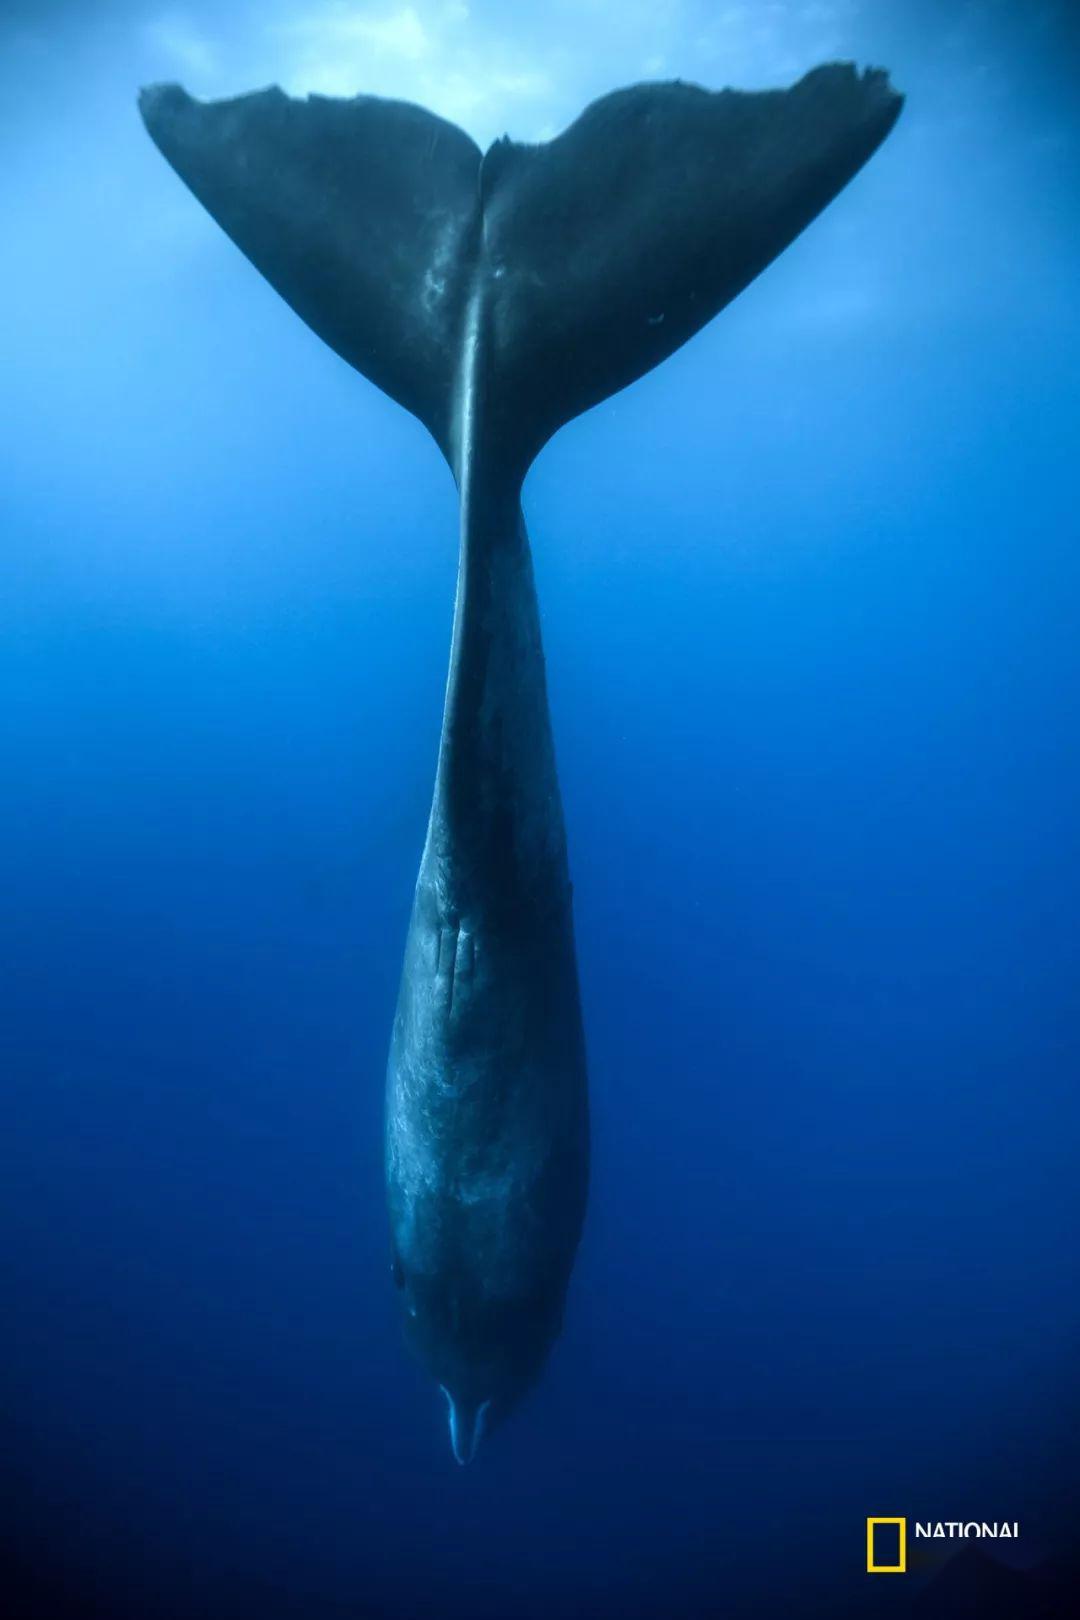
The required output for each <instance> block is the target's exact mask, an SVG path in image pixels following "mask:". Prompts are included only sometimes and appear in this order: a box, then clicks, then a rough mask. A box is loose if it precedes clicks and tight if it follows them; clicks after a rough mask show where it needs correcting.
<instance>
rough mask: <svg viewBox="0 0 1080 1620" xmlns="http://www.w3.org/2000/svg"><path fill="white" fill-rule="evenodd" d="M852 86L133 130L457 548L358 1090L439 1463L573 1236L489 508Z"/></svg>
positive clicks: (684, 316) (541, 762)
mask: <svg viewBox="0 0 1080 1620" xmlns="http://www.w3.org/2000/svg"><path fill="white" fill-rule="evenodd" d="M901 105H902V98H901V97H900V96H899V95H898V94H897V93H896V92H895V91H894V90H893V89H892V88H891V86H890V84H889V81H888V77H887V75H886V74H885V73H883V72H881V71H878V70H868V71H865V72H862V73H860V72H858V71H857V70H856V68H855V67H854V66H853V65H851V64H849V63H832V64H829V65H826V66H824V67H821V68H817V69H815V70H814V71H813V72H811V73H809V74H807V75H806V76H805V77H804V78H803V79H801V80H800V81H799V82H798V83H797V84H795V85H793V86H792V87H791V88H790V89H788V90H782V91H781V90H770V91H763V92H741V91H735V90H722V91H718V92H713V91H709V90H705V89H702V88H699V87H698V86H695V85H692V84H687V83H682V82H679V81H676V82H671V83H652V84H643V85H636V86H631V87H630V88H628V89H623V90H617V91H615V92H613V93H612V94H610V95H607V96H604V97H602V98H601V99H600V100H598V101H596V102H594V103H592V105H591V106H589V107H588V108H586V110H585V111H584V112H583V113H582V114H581V115H580V117H579V118H578V119H577V120H576V121H575V122H574V123H573V124H572V125H571V126H570V127H569V128H568V129H567V130H566V131H565V132H564V133H562V134H561V135H559V136H557V137H556V138H555V139H554V140H551V141H548V142H545V143H542V144H539V145H522V144H518V143H515V142H513V141H511V140H509V139H508V138H503V139H502V140H499V141H496V142H495V143H494V145H493V146H491V147H490V148H489V149H488V151H487V152H486V153H481V151H480V149H479V148H478V147H477V146H476V145H475V144H474V142H473V141H472V140H471V139H470V138H469V136H468V135H466V134H465V133H464V132H463V131H461V130H460V129H458V128H456V127H455V126H454V125H453V124H450V123H447V122H446V121H445V120H443V119H441V118H438V117H436V116H435V115H434V114H432V113H430V112H427V111H425V110H424V109H422V108H420V107H417V106H413V105H411V104H409V103H405V102H398V101H388V100H383V99H380V98H378V97H373V96H357V97H355V98H352V99H338V98H331V97H322V96H310V97H307V98H304V99H293V98H290V97H289V96H286V95H285V94H283V93H282V91H281V90H279V89H276V88H274V89H269V90H263V91H259V92H256V93H254V94H251V95H245V96H240V97H237V98H234V99H231V100H225V101H215V102H200V101H197V100H194V99H193V98H192V97H190V96H189V95H187V94H186V92H185V91H184V90H182V89H181V88H180V87H179V86H177V85H159V86H155V87H152V88H151V89H148V90H145V91H143V93H142V95H141V98H140V107H141V111H142V115H143V119H144V121H145V123H146V126H147V129H148V130H149V133H150V135H151V136H152V138H153V140H154V141H155V142H156V143H157V145H158V147H159V148H160V150H161V151H162V153H163V154H164V156H165V157H166V158H167V159H168V161H169V162H170V163H171V164H172V166H173V168H174V169H175V170H176V171H177V173H178V174H179V175H180V177H181V178H182V179H183V180H184V181H185V182H186V183H187V185H188V186H189V187H190V188H191V190H192V191H193V192H194V194H195V196H196V197H197V198H198V199H199V200H200V201H201V202H202V203H203V204H204V206H205V207H206V208H207V209H208V210H209V212H210V213H211V214H212V215H213V216H214V218H215V219H216V220H217V221H218V222H219V224H220V225H221V226H222V227H223V229H224V230H225V231H226V232H227V233H228V235H229V236H230V237H231V238H232V240H233V241H234V242H235V243H236V245H237V246H238V247H239V248H240V249H241V250H242V251H243V252H244V253H245V254H246V255H247V257H248V258H249V259H250V260H251V261H252V262H253V263H254V264H255V266H256V267H257V268H258V269H259V270H260V271H261V272H262V274H263V275H264V276H265V277H266V278H267V280H268V281H270V282H271V284H272V285H273V286H274V287H275V288H276V289H277V291H278V292H279V293H280V294H281V295H282V296H283V297H284V298H285V300H286V301H287V302H288V303H289V304H290V305H291V306H292V308H293V309H294V310H295V311H296V312H297V314H299V315H300V316H301V317H302V318H303V319H304V320H305V321H306V322H307V323H308V325H309V326H311V327H312V328H313V329H314V331H315V332H316V333H318V335H319V336H320V337H321V338H323V339H324V340H325V341H326V342H327V343H328V344H329V345H330V346H331V347H332V348H333V349H334V350H335V351H336V352H337V353H338V354H339V355H340V356H341V357H342V358H343V359H345V360H346V361H347V362H348V363H349V364H350V365H352V366H353V367H355V368H356V369H357V370H358V371H360V372H362V373H363V374H364V376H366V377H368V378H369V379H370V380H371V381H372V382H374V383H375V384H376V385H377V386H378V387H379V388H381V389H382V390H383V391H384V392H385V393H387V394H389V395H390V396H391V398H393V399H394V400H396V401H398V403H400V404H401V405H403V406H405V407H406V409H408V410H409V411H411V412H413V413H414V415H416V416H417V417H419V419H420V420H421V421H422V422H423V423H424V424H425V425H426V426H427V428H428V429H429V430H430V432H431V435H432V437H433V438H434V439H435V442H436V444H437V445H438V446H439V448H440V450H441V451H442V453H443V455H444V456H445V458H446V461H447V462H448V464H449V467H450V470H451V473H452V475H453V478H454V482H455V485H456V489H457V493H458V503H459V512H460V548H459V562H458V580H457V595H456V602H455V607H454V619H453V634H452V641H451V650H450V669H449V677H448V681H447V688H446V700H445V709H444V714H443V724H442V734H441V738H440V741H439V749H438V763H437V768H436V775H435V791H434V797H433V802H432V806H431V815H430V819H429V822H428V827H427V836H426V840H425V842H424V846H423V854H422V857H421V861H420V871H419V877H418V879H417V883H416V891H415V897H414V902H413V908H412V917H411V921H410V924H409V929H408V935H407V938H406V943H405V956H404V967H403V971H402V976H401V988H400V993H399V998H398V1004H397V1011H396V1015H395V1018H394V1024H393V1034H392V1039H391V1044H390V1057H389V1064H388V1069H387V1081H386V1184H387V1197H388V1207H389V1217H390V1239H391V1242H390V1249H391V1272H392V1275H393V1279H394V1283H395V1284H396V1287H397V1289H398V1292H399V1295H400V1298H401V1302H402V1314H403V1321H404V1327H405V1333H406V1337H407V1339H408V1340H409V1342H410V1343H411V1345H412V1346H413V1348H414V1349H415V1350H416V1352H417V1353H418V1355H419V1356H420V1358H421V1360H422V1361H423V1363H424V1364H425V1366H426V1367H427V1369H428V1370H429V1371H430V1373H431V1375H432V1377H433V1378H434V1380H435V1381H436V1382H437V1383H438V1384H439V1386H440V1387H441V1389H442V1391H443V1394H444V1396H445V1398H446V1402H447V1408H448V1415H449V1427H450V1439H451V1445H452V1448H453V1452H454V1456H455V1457H456V1458H457V1460H458V1461H459V1462H461V1463H465V1462H468V1461H470V1460H471V1458H472V1457H473V1456H474V1454H475V1452H476V1450H477V1447H478V1445H479V1443H480V1440H481V1438H482V1436H483V1435H484V1434H485V1433H487V1432H489V1431H490V1430H491V1429H493V1428H494V1427H495V1426H496V1425H497V1424H498V1423H499V1422H500V1421H501V1420H502V1419H503V1418H504V1417H505V1416H506V1414H507V1413H508V1412H509V1411H511V1410H512V1409H513V1407H514V1406H515V1405H516V1404H517V1402H518V1401H519V1400H520V1399H521V1397H522V1396H523V1395H524V1393H525V1392H526V1391H527V1390H528V1389H529V1388H530V1386H531V1385H532V1384H533V1383H534V1382H535V1380H536V1379H537V1377H538V1376H539V1374H540V1371H541V1369H542V1367H543V1365H544V1363H545V1360H546V1358H547V1355H548V1353H549V1350H550V1348H551V1346H552V1344H553V1342H554V1340H555V1339H556V1337H557V1336H558V1334H559V1331H560V1328H561V1323H562V1315H563V1309H564V1302H565V1297H566V1293H567V1287H568V1283H569V1278H570V1273H571V1269H572V1266H573V1262H574V1256H575V1252H576V1249H577V1245H578V1240H579V1236H580V1233H581V1229H582V1223H583V1220H584V1215H585V1203H586V1186H587V1180H588V1157H589V1128H588V1102H587V1087H586V1063H585V1042H584V1036H583V1030H582V1015H581V1005H580V997H579V990H578V974H577V966H576V960H575V949H574V929H573V919H572V913H571V887H570V878H569V868H568V862H567V847H566V835H565V830H564V824H563V812H562V806H561V801H560V795H559V784H558V777H557V774H556V767H555V752H554V747H553V743H552V733H551V723H550V719H549V714H548V702H547V694H546V686H545V677H544V659H543V651H542V647H541V639H540V622H539V616H538V611H537V601H536V591H535V587H534V583H533V571H532V563H531V557H530V550H529V539H528V535H527V533H526V529H525V523H524V518H523V516H522V511H521V486H522V482H523V479H524V477H525V474H526V472H527V471H528V468H529V466H530V464H531V463H532V461H533V460H534V458H535V457H536V455H537V454H538V452H539V451H540V450H541V448H542V447H543V445H544V444H545V443H546V442H547V440H548V439H549V438H550V437H551V436H552V434H553V433H555V432H556V430H557V429H558V428H559V427H560V426H562V425H563V424H564V423H565V422H567V421H569V420H570V419H571V418H573V417H575V416H577V415H578V414H580V413H581V412H582V411H585V410H587V409H588V408H589V407H590V406H592V405H595V404H597V403H598V402H599V401H601V400H603V399H605V398H606V397H607V396H609V395H610V394H612V393H614V392H615V391H616V390H618V389H620V388H623V387H624V386H626V385H627V384H629V383H631V382H632V381H633V380H634V379H635V378H637V377H639V376H641V375H642V374H643V373H644V372H646V371H648V370H649V369H650V368H651V367H653V366H655V365H657V364H658V363H659V362H660V361H662V360H663V359H664V358H665V357H666V356H668V355H670V354H671V353H673V352H674V350H676V349H677V348H678V347H679V346H680V345H681V344H682V343H684V342H686V340H687V339H688V338H690V337H691V336H692V335H693V334H694V333H695V332H697V331H698V330H699V329H700V328H701V327H702V326H703V325H704V324H705V323H706V322H707V321H709V320H711V319H712V317H713V316H714V315H715V314H717V312H718V311H719V310H720V309H722V308H723V307H724V305H725V304H727V303H729V302H730V300H731V299H732V298H734V297H735V296H736V295H737V294H738V293H739V292H740V291H741V290H742V289H743V288H744V287H745V286H746V285H747V284H748V283H749V282H750V281H751V280H752V279H753V278H754V277H755V276H756V275H758V274H759V272H760V271H762V270H763V269H764V268H765V267H766V266H767V265H768V264H769V263H770V262H771V261H772V260H773V259H774V258H775V257H776V256H777V254H779V253H780V252H782V251H783V249H784V248H785V247H786V246H787V245H788V244H789V243H790V242H791V241H792V240H793V239H794V238H795V237H796V236H797V235H798V234H799V233H800V232H801V231H802V230H803V229H804V228H805V227H806V226H807V225H808V224H809V223H810V222H811V220H813V219H814V217H815V216H816V215H817V214H818V213H819V212H820V211H821V209H822V208H824V207H825V206H826V204H827V203H828V202H830V201H831V199H832V198H834V197H835V196H836V195H837V193H838V192H839V191H840V190H841V189H842V188H843V187H844V186H845V185H846V184H847V182H848V181H849V180H850V179H851V178H852V177H853V176H854V175H855V174H856V172H857V171H858V170H859V169H860V168H861V167H862V165H863V164H864V163H865V162H866V161H867V159H868V158H869V157H870V156H871V154H872V153H873V152H874V151H875V150H876V148H877V147H878V146H879V145H880V143H881V142H882V140H884V138H885V136H886V135H887V134H888V132H889V130H890V129H891V128H892V126H893V124H894V123H895V120H896V118H897V116H898V114H899V111H900V107H901Z"/></svg>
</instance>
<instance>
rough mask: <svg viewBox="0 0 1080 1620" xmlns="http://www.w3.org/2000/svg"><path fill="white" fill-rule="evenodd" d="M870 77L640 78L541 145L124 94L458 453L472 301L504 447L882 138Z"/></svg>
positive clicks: (615, 362)
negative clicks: (706, 82)
mask: <svg viewBox="0 0 1080 1620" xmlns="http://www.w3.org/2000/svg"><path fill="white" fill-rule="evenodd" d="M901 105H902V98H901V97H900V96H899V95H898V94H897V93H896V92H895V91H894V90H892V89H891V87H890V85H889V82H888V78H887V76H886V75H885V74H884V73H881V72H877V71H868V72H865V73H862V74H860V73H858V72H857V71H856V70H855V68H854V67H853V66H852V65H851V64H847V63H834V64H832V65H829V66H826V67H822V68H817V69H815V70H814V72H812V73H809V74H807V76H806V77H805V78H803V79H802V80H800V81H799V83H798V84H796V85H794V86H793V87H792V88H791V89H790V90H783V91H780V90H770V91H762V92H751V93H747V92H741V91H734V90H723V91H719V92H712V91H707V90H702V89H700V88H698V87H696V86H694V85H690V84H684V83H681V82H678V81H676V82H673V83H667V84H643V85H636V86H633V87H631V88H630V89H626V90H619V91H615V92H614V93H613V94H611V95H608V96H604V97H603V98H601V99H600V100H599V101H596V102H594V103H593V104H592V105H591V106H590V107H588V108H587V109H586V110H585V112H584V113H582V115H581V116H580V117H579V118H578V119H577V120H576V122H575V123H573V124H572V125H571V126H570V127H569V129H567V130H566V131H565V132H564V133H563V134H562V135H559V136H558V137H557V138H556V139H555V140H552V141H549V142H546V143H544V144H542V145H538V146H526V145H518V144H516V143H514V142H512V141H510V140H508V139H503V140H500V141H497V142H496V143H495V145H494V146H492V147H491V148H490V149H489V151H488V153H487V154H486V156H484V157H482V156H481V153H480V150H479V148H478V147H477V146H476V145H475V143H474V142H473V141H472V140H471V139H470V138H469V137H468V136H467V135H466V134H464V133H463V132H462V131H461V130H460V129H458V128H456V127H455V126H454V125H453V124H449V123H447V122H446V121H445V120H443V119H441V118H437V117H435V116H434V115H433V114H431V113H429V112H425V111H424V110H423V109H421V108H419V107H414V106H412V105H410V104H408V103H405V102H397V101H385V100H382V99H379V98H377V97H373V96H357V97H355V98H353V99H352V100H337V99H333V98H328V97H322V96H310V97H308V98H306V99H303V100H294V99H292V98H290V97H288V96H286V95H285V94H284V93H283V92H282V91H281V90H278V89H271V90H264V91H260V92H257V93H256V94H253V95H247V96H240V97H238V98H236V99H234V100H228V101H216V102H199V101H195V100H193V99H192V98H191V97H190V96H188V95H187V94H186V93H185V92H184V91H183V90H181V89H180V88H179V86H176V85H162V86H155V87H153V88H151V89H149V90H145V91H143V93H142V96H141V98H140V109H141V111H142V115H143V118H144V120H145V123H146V126H147V128H148V130H149V132H150V134H151V136H152V137H153V139H154V140H155V142H156V143H157V145H158V146H159V147H160V149H161V151H162V152H163V153H164V155H165V157H166V158H167V159H168V160H169V162H170V163H171V164H172V165H173V167H174V168H175V169H176V170H177V172H178V173H179V174H180V176H181V178H182V179H184V180H185V181H186V183H187V184H188V185H189V186H190V188H191V190H192V191H193V192H194V193H195V195H196V196H197V197H198V198H199V200H200V201H201V202H202V203H203V204H204V205H205V206H206V208H207V209H208V210H209V211H210V213H211V214H212V215H213V216H214V218H215V219H216V220H217V221H218V223H219V224H220V225H221V226H222V227H223V228H224V229H225V231H226V232H227V233H228V234H229V236H231V237H232V239H233V241H234V242H235V243H236V244H237V246H238V247H239V248H240V249H241V250H242V251H243V252H244V253H245V254H247V256H248V257H249V258H250V259H251V260H252V261H253V263H254V264H255V265H256V266H257V268H258V269H259V270H260V271H261V272H262V273H263V275H264V276H266V278H267V280H268V281H270V282H271V283H272V285H273V286H274V287H276V289H277V290H278V292H279V293H281V295H282V296H283V297H284V298H285V299H286V301H287V302H288V303H289V304H291V306H292V307H293V309H295V310H296V312H297V313H298V314H299V315H301V316H302V317H303V319H304V320H305V321H306V322H307V323H308V325H309V326H311V327H312V328H313V329H314V331H316V332H317V333H318V334H319V336H320V337H322V338H323V339H324V340H325V341H326V342H327V343H328V344H329V345H330V346H331V348H333V349H335V350H336V351H337V353H338V354H340V355H341V356H342V357H343V358H344V359H345V360H347V361H348V362H349V364H350V365H353V366H355V367H356V368H357V370H359V371H361V372H363V373H364V375H365V376H367V377H369V378H371V380H372V381H373V382H375V383H377V384H378V386H379V387H380V388H382V389H383V390H384V391H385V392H386V393H388V394H389V395H391V397H392V398H394V399H396V400H398V401H399V402H400V403H401V404H402V405H404V406H405V407H406V408H407V409H408V410H410V411H412V412H413V413H414V414H415V415H416V416H418V417H419V418H420V420H421V421H422V422H424V423H425V424H426V426H427V427H428V428H429V429H430V431H431V432H432V434H433V435H434V437H435V439H436V440H437V442H438V443H439V445H440V446H441V448H442V449H443V451H444V453H445V454H446V456H447V458H448V459H449V460H450V462H451V464H452V465H455V464H456V456H457V449H458V444H457V437H458V431H459V428H458V424H457V420H456V418H457V413H458V388H459V379H460V376H461V361H462V351H463V347H464V345H465V343H466V340H467V334H469V333H470V332H473V333H474V332H475V323H472V322H470V319H469V311H470V308H471V307H473V306H474V304H475V299H476V295H477V294H478V293H479V294H480V295H481V303H482V306H483V311H484V315H483V321H484V341H485V344H486V348H485V355H484V371H485V378H484V384H485V397H486V402H487V405H488V408H489V409H490V411H491V413H492V417H493V419H495V420H497V421H498V423H499V443H500V447H501V449H502V450H503V452H504V453H505V455H506V456H507V457H508V458H510V459H511V460H512V461H516V462H518V463H520V471H522V472H524V470H525V468H526V467H527V466H528V463H529V461H530V460H531V459H532V457H533V456H534V455H535V454H536V452H537V451H538V450H539V449H540V447H541V446H542V445H543V444H544V443H545V442H546V440H547V439H548V438H550V436H551V434H552V433H554V432H555V431H556V429H557V428H558V427H559V426H561V424H562V423H563V422H566V421H568V420H569V419H570V418H571V417H573V416H576V415H577V414H578V413H579V412H581V411H584V410H587V409H588V408H589V407H590V406H591V405H595V404H597V403H598V402H599V401H600V400H602V399H604V398H605V397H606V396H607V395H609V394H611V393H614V392H615V391H616V390H617V389H619V388H622V387H625V385H626V384H627V383H629V382H632V381H633V380H634V378H636V377H639V376H641V375H642V373H644V372H646V371H648V370H649V369H650V368H651V367H652V366H654V365H656V364H657V363H658V362H659V361H660V360H662V359H664V358H665V357H666V356H667V355H669V354H671V353H672V352H673V351H674V350H675V349H677V348H678V347H679V346H680V344H682V343H684V342H685V341H686V340H687V338H689V337H690V336H691V335H692V334H693V333H694V332H696V331H697V330H698V329H699V328H700V327H701V326H703V325H704V324H705V322H706V321H708V320H710V319H711V318H712V316H713V315H715V314H716V313H717V311H718V310H720V309H721V308H723V306H724V305H725V304H726V303H728V302H729V300H730V299H732V298H733V297H735V295H736V294H737V293H738V292H740V291H741V290H742V288H743V287H745V286H746V285H747V283H748V282H750V281H751V280H752V279H753V278H754V277H755V276H756V275H757V274H758V273H759V272H760V271H761V270H763V269H764V268H765V266H766V265H767V264H769V263H770V261H771V260H772V259H774V258H775V257H776V255H777V254H778V253H780V252H781V251H782V250H783V249H784V248H785V247H786V246H787V244H788V243H789V242H791V241H792V239H793V238H794V237H796V236H797V235H798V234H799V233H800V232H801V231H802V230H803V229H804V228H805V226H806V225H808V224H809V223H810V221H811V220H812V219H813V218H814V217H815V215H816V214H818V213H819V212H820V211H821V209H822V208H824V207H825V205H826V204H827V203H828V202H829V201H830V200H831V199H832V198H833V197H834V196H835V195H836V194H837V192H839V191H840V190H841V189H842V188H843V186H845V185H846V184H847V182H848V181H849V180H850V179H851V178H852V176H853V175H854V174H855V173H856V172H857V170H858V169H859V168H861V167H862V165H863V163H865V162H866V160H867V159H868V158H869V157H870V155H871V153H872V152H873V151H874V150H875V149H876V148H877V146H878V145H879V144H880V143H881V141H882V140H883V139H884V138H885V136H886V135H887V134H888V132H889V130H890V129H891V128H892V126H893V124H894V122H895V121H896V118H897V115H898V113H899V111H900V107H901Z"/></svg>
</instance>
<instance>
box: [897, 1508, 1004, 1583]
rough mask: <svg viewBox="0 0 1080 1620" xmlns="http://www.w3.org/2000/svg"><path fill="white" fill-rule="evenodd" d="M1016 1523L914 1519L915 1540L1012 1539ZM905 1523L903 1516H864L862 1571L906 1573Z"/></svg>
mask: <svg viewBox="0 0 1080 1620" xmlns="http://www.w3.org/2000/svg"><path fill="white" fill-rule="evenodd" d="M1019 1535H1020V1526H1019V1524H1017V1523H1016V1521H1015V1520H1013V1521H1007V1520H1005V1519H1000V1520H991V1521H989V1522H988V1521H987V1520H985V1519H968V1520H964V1519H916V1520H915V1539H916V1541H1015V1540H1016V1539H1017V1538H1018V1537H1019ZM907 1551H908V1522H907V1520H906V1519H867V1521H866V1573H867V1574H868V1575H903V1574H906V1572H907Z"/></svg>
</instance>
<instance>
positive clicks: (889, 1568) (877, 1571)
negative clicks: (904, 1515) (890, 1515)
mask: <svg viewBox="0 0 1080 1620" xmlns="http://www.w3.org/2000/svg"><path fill="white" fill-rule="evenodd" d="M879 1524H889V1525H895V1527H896V1530H897V1533H898V1535H899V1539H900V1550H899V1552H898V1553H897V1556H896V1563H895V1564H879V1563H878V1562H877V1560H876V1559H875V1557H874V1536H875V1532H876V1531H877V1527H878V1525H879ZM906 1569H907V1520H906V1519H867V1521H866V1573H867V1574H868V1575H903V1574H904V1572H905V1570H906Z"/></svg>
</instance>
